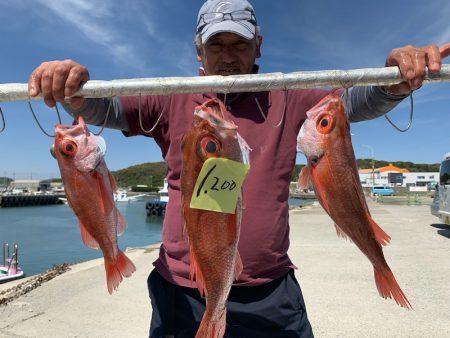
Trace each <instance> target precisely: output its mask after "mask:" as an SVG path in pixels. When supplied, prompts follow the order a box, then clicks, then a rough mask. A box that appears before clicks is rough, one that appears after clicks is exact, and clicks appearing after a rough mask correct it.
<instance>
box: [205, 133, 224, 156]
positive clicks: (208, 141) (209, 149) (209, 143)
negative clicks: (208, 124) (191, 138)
mask: <svg viewBox="0 0 450 338" xmlns="http://www.w3.org/2000/svg"><path fill="white" fill-rule="evenodd" d="M200 147H201V152H202V155H203V156H205V157H210V156H211V155H213V156H214V155H215V154H216V153H217V152H218V151H219V149H220V143H219V141H218V140H216V139H215V138H213V137H211V136H206V137H204V138H203V139H202V140H201V141H200Z"/></svg>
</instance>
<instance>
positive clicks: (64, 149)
mask: <svg viewBox="0 0 450 338" xmlns="http://www.w3.org/2000/svg"><path fill="white" fill-rule="evenodd" d="M59 152H60V153H61V154H62V155H64V156H69V157H73V156H74V155H75V153H76V152H77V144H76V143H75V141H73V140H63V141H62V142H61V143H60V145H59Z"/></svg>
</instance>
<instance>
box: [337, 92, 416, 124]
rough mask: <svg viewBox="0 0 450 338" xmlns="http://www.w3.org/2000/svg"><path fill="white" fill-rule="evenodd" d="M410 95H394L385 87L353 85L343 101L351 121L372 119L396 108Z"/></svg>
mask: <svg viewBox="0 0 450 338" xmlns="http://www.w3.org/2000/svg"><path fill="white" fill-rule="evenodd" d="M407 96H408V95H392V94H389V93H388V92H386V90H385V89H384V88H383V87H376V86H369V87H352V88H349V89H348V90H344V92H343V93H342V101H343V103H344V107H345V111H346V113H347V116H348V119H349V121H350V122H359V121H366V120H372V119H375V118H377V117H380V116H383V115H384V114H386V113H388V112H389V111H391V110H392V109H394V108H395V107H396V106H397V105H398V104H399V103H400V102H401V101H402V100H403V99H404V98H405V97H407Z"/></svg>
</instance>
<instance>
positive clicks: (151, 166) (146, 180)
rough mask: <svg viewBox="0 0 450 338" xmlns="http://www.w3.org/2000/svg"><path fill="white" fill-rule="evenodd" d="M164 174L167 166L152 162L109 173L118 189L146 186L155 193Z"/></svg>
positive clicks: (162, 180) (161, 184)
mask: <svg viewBox="0 0 450 338" xmlns="http://www.w3.org/2000/svg"><path fill="white" fill-rule="evenodd" d="M166 172H167V165H166V163H165V162H154V163H142V164H137V165H133V166H131V167H128V168H125V169H120V170H117V171H112V172H111V173H112V175H113V176H114V178H115V179H116V181H117V185H118V186H119V187H129V186H131V187H134V186H137V185H147V186H148V187H149V188H150V190H155V191H157V190H158V189H159V188H160V187H162V186H163V183H164V177H166Z"/></svg>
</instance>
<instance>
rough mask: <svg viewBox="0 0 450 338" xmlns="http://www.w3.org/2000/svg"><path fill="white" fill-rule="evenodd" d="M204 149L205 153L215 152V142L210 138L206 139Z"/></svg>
mask: <svg viewBox="0 0 450 338" xmlns="http://www.w3.org/2000/svg"><path fill="white" fill-rule="evenodd" d="M205 150H206V152H207V153H215V152H216V150H217V146H216V143H215V142H213V141H211V140H210V141H208V143H206V147H205Z"/></svg>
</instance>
